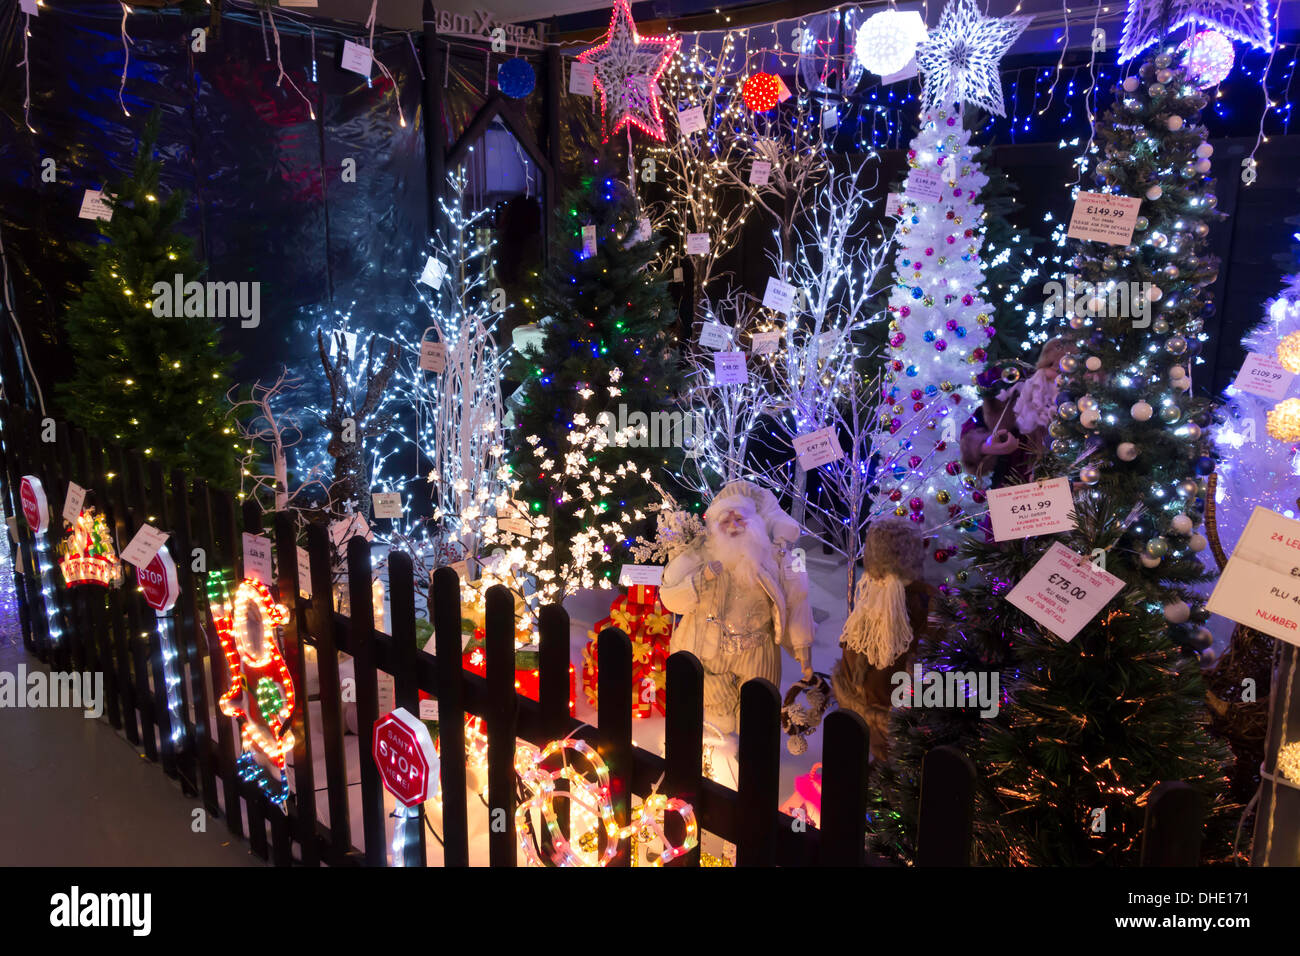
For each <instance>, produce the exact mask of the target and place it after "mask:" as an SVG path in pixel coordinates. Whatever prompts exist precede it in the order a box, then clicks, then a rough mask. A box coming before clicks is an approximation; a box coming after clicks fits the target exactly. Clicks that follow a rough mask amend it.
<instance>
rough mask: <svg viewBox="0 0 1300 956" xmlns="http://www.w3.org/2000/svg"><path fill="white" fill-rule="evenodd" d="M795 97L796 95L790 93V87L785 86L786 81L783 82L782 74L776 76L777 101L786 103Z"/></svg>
mask: <svg viewBox="0 0 1300 956" xmlns="http://www.w3.org/2000/svg"><path fill="white" fill-rule="evenodd" d="M793 95H794V94H793V93H791V92H790V87H788V86H786V85H785V80H783V79H782V78H781V74H779V73H778V74H777V76H776V101H777V102H778V103H784V102H785V101H786V100H788V99H789V98H790V97H791V96H793Z"/></svg>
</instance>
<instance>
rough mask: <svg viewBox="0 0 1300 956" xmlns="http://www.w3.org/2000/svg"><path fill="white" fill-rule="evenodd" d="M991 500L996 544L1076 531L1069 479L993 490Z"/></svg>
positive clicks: (991, 516)
mask: <svg viewBox="0 0 1300 956" xmlns="http://www.w3.org/2000/svg"><path fill="white" fill-rule="evenodd" d="M988 501H989V520H990V521H992V522H993V540H994V541H1010V540H1011V539H1013V538H1031V537H1033V536H1034V535H1039V534H1056V533H1057V532H1058V531H1071V530H1073V529H1074V519H1073V518H1071V517H1070V513H1071V512H1072V511H1073V510H1074V495H1073V494H1071V493H1070V482H1069V479H1066V478H1053V479H1052V480H1051V481H1031V482H1029V483H1028V484H1024V485H1012V486H1011V487H1009V488H990V489H989V492H988Z"/></svg>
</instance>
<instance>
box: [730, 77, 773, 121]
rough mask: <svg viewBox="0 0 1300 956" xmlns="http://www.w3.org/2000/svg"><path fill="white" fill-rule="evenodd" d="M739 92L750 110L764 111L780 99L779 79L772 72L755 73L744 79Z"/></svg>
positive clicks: (771, 107)
mask: <svg viewBox="0 0 1300 956" xmlns="http://www.w3.org/2000/svg"><path fill="white" fill-rule="evenodd" d="M740 93H741V95H742V96H743V97H744V98H745V105H746V106H748V107H749V108H750V109H751V110H753V111H754V112H755V113H766V112H767V111H768V110H771V109H775V108H776V104H777V103H779V102H780V100H781V81H780V80H778V79H777V78H776V75H775V74H773V73H755V74H754V75H753V76H751V77H750V78H749V79H747V80H746V81H745V85H744V86H743V87H741V90H740Z"/></svg>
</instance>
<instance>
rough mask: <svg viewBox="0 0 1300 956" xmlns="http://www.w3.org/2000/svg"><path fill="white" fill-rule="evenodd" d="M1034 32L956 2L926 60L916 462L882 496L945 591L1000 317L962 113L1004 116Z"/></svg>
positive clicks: (915, 212) (906, 246) (905, 272)
mask: <svg viewBox="0 0 1300 956" xmlns="http://www.w3.org/2000/svg"><path fill="white" fill-rule="evenodd" d="M1028 22H1029V19H1028V18H1027V17H1008V18H1006V19H996V18H988V17H983V16H981V15H980V14H979V12H978V11H977V10H976V9H975V6H974V4H973V2H971V0H952V2H950V3H949V4H948V6H947V7H945V9H944V11H943V14H942V16H941V17H940V20H939V24H938V26H937V27H936V28H935V29H934V30H933V31H932V32H931V33H930V35H929V37H928V38H927V39H926V40H925V41H924V42H922V43H921V44H920V46H919V47H918V48H917V53H916V57H917V63H918V65H919V67H920V69H921V70H922V71H923V72H924V73H925V86H924V96H923V99H924V109H923V112H922V115H921V126H920V130H919V131H918V132H917V134H916V137H915V138H914V139H913V140H912V143H911V146H910V147H909V149H908V152H907V161H908V166H909V172H908V175H907V179H906V181H905V182H904V185H903V193H902V200H901V203H902V220H901V222H900V224H899V229H898V234H897V238H898V241H899V245H900V249H899V254H898V260H897V265H896V268H895V279H894V290H893V292H892V294H891V296H890V300H889V312H890V326H889V352H888V364H887V366H886V385H885V390H884V395H883V398H884V400H885V401H887V402H888V403H889V404H890V405H891V406H892V409H891V411H892V413H893V415H892V419H889V420H890V429H891V432H892V434H893V435H894V439H895V441H896V442H897V443H898V448H899V449H901V450H902V451H903V452H904V454H903V456H902V457H901V459H900V463H899V464H898V465H896V466H895V467H894V468H893V470H892V471H891V473H890V474H888V475H884V476H882V481H881V491H882V493H884V494H887V495H888V496H889V498H890V499H891V500H892V501H894V502H895V508H894V513H895V514H896V515H898V516H900V517H902V516H907V517H909V518H910V519H911V520H912V521H915V522H917V523H918V524H920V525H922V527H923V528H924V530H925V532H926V534H927V538H928V544H927V547H928V551H929V557H928V559H927V561H926V577H927V579H928V580H930V581H932V582H935V583H939V582H942V581H944V580H946V579H950V577H951V572H952V569H953V565H951V564H949V561H950V559H952V558H953V557H954V556H955V555H956V553H957V548H958V545H959V543H960V541H961V539H962V537H963V536H964V534H965V533H967V532H969V531H971V530H973V529H974V527H975V525H974V519H973V517H971V515H972V514H973V513H974V512H977V511H978V510H980V509H979V508H978V507H976V506H978V505H979V504H980V503H981V502H982V500H983V494H982V492H981V491H980V490H979V489H978V487H977V481H976V479H975V476H974V475H970V474H964V473H963V469H962V464H961V452H960V448H959V441H958V439H959V437H960V429H961V423H962V422H963V421H964V420H965V419H967V418H969V417H970V415H971V414H972V413H973V412H974V410H975V409H976V408H977V407H978V404H979V398H978V395H977V392H976V387H975V386H976V376H977V375H978V374H979V373H980V372H981V371H982V370H983V368H984V361H985V358H986V353H985V348H986V345H987V343H988V341H989V340H990V339H991V338H992V337H993V335H994V334H995V329H994V327H993V324H992V313H993V309H992V308H991V307H990V306H989V305H988V304H987V303H986V302H984V300H983V299H981V298H980V297H979V294H978V292H977V291H976V290H978V289H979V287H980V286H981V285H983V283H984V279H985V276H984V263H983V260H982V259H981V256H980V253H981V249H982V247H983V240H984V234H983V228H982V225H981V218H982V214H983V207H982V206H981V205H980V202H979V194H980V190H981V189H983V188H984V186H985V184H986V183H987V181H988V178H987V176H986V175H985V174H984V172H983V170H982V169H981V168H980V166H979V164H978V162H976V160H975V153H976V152H977V150H976V148H975V147H973V146H971V145H970V133H969V131H967V130H966V129H965V128H964V127H963V125H962V120H961V107H960V105H956V104H962V103H970V104H973V105H977V106H981V107H983V108H985V109H987V110H988V111H989V112H992V113H996V114H997V115H999V116H1000V115H1003V113H1004V112H1005V110H1004V107H1003V100H1002V86H1001V78H1000V76H999V75H998V72H997V65H998V62H999V60H1000V59H1001V57H1002V54H1003V53H1004V52H1005V51H1006V50H1007V49H1008V48H1009V47H1010V46H1011V44H1012V42H1014V40H1015V38H1016V37H1017V36H1019V35H1020V33H1021V31H1023V30H1024V28H1025V25H1026V24H1027V23H1028ZM940 393H943V394H946V395H947V396H948V401H947V402H946V403H945V404H944V406H943V409H944V411H943V412H941V413H938V414H935V415H932V416H926V418H924V419H922V420H920V421H918V422H916V424H915V425H912V426H910V427H908V426H904V425H903V422H904V421H905V420H906V419H907V416H908V412H909V410H919V409H920V408H922V407H923V406H924V404H925V403H927V402H932V401H933V400H934V398H935V397H936V396H938V395H939V394H940ZM940 465H941V467H940Z"/></svg>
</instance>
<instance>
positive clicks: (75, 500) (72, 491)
mask: <svg viewBox="0 0 1300 956" xmlns="http://www.w3.org/2000/svg"><path fill="white" fill-rule="evenodd" d="M85 503H86V489H85V488H83V487H81V485H79V484H77V483H76V482H75V481H70V482H68V494H67V496H66V497H65V498H64V499H63V520H64V521H66V522H67V523H68V524H73V523H75V522H76V520H77V515H79V514H81V508H82V506H83V505H84V504H85Z"/></svg>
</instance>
